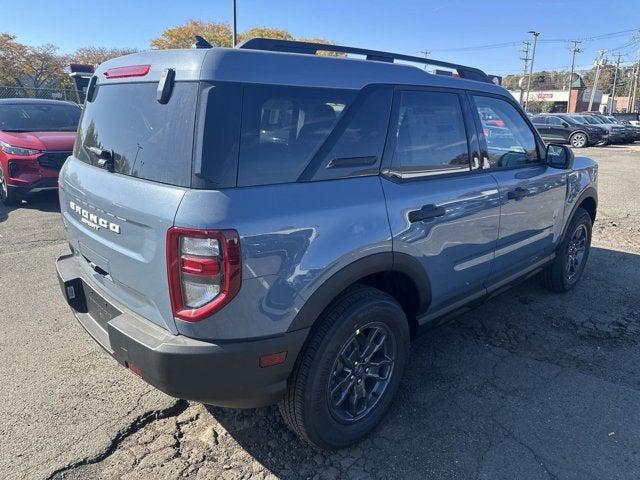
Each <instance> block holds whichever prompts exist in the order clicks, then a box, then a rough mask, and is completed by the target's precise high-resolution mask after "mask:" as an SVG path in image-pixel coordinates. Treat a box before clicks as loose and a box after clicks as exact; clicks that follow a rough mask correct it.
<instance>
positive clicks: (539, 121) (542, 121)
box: [531, 117, 547, 125]
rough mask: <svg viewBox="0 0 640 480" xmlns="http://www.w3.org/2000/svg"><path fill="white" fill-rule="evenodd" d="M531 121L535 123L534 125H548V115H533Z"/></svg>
mask: <svg viewBox="0 0 640 480" xmlns="http://www.w3.org/2000/svg"><path fill="white" fill-rule="evenodd" d="M531 123H533V124H534V125H546V124H547V117H533V118H532V119H531Z"/></svg>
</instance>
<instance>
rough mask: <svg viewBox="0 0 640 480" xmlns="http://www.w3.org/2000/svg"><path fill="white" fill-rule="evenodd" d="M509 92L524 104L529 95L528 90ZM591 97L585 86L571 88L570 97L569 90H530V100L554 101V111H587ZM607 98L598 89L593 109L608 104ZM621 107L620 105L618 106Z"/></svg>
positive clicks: (588, 89)
mask: <svg viewBox="0 0 640 480" xmlns="http://www.w3.org/2000/svg"><path fill="white" fill-rule="evenodd" d="M509 93H511V95H513V97H514V98H515V99H516V100H518V101H519V102H520V103H521V104H524V100H525V98H526V96H527V92H526V91H524V90H523V91H520V90H510V91H509ZM590 99H591V89H590V88H585V87H581V88H573V89H571V97H569V90H540V91H531V92H529V102H552V103H553V104H554V105H553V107H552V111H554V112H570V113H575V112H586V111H587V110H589V101H590ZM606 100H607V99H605V101H604V102H603V95H602V92H601V91H600V90H596V92H595V95H594V97H593V105H592V107H591V110H594V111H595V110H600V105H601V104H602V106H603V107H604V106H606V105H607V103H606ZM619 107H620V106H619V105H618V108H619Z"/></svg>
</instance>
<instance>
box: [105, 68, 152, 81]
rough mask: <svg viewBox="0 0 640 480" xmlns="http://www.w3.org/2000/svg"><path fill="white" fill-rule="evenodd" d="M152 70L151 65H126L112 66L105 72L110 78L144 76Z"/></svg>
mask: <svg viewBox="0 0 640 480" xmlns="http://www.w3.org/2000/svg"><path fill="white" fill-rule="evenodd" d="M149 70H151V65H128V66H126V67H116V68H110V69H109V70H107V71H105V72H104V76H105V77H107V78H108V79H112V78H126V77H144V76H145V75H146V74H147V73H149Z"/></svg>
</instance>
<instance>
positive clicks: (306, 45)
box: [237, 38, 493, 83]
mask: <svg viewBox="0 0 640 480" xmlns="http://www.w3.org/2000/svg"><path fill="white" fill-rule="evenodd" d="M237 48H247V49H251V50H267V51H272V52H289V53H304V54H308V55H315V54H316V53H317V52H318V51H324V52H339V53H353V54H357V55H365V56H366V58H367V60H374V61H377V62H388V63H393V62H394V61H395V60H403V61H406V62H414V63H423V64H426V65H433V66H436V67H444V68H451V69H454V70H456V71H457V72H458V76H459V77H461V78H466V79H468V80H477V81H480V82H486V83H493V82H492V81H491V79H490V78H489V77H488V76H487V74H486V73H484V72H483V71H482V70H480V69H479V68H474V67H467V66H465V65H458V64H457V63H449V62H443V61H441V60H435V59H432V58H422V57H414V56H411V55H403V54H399V53H390V52H381V51H378V50H367V49H365V48H356V47H345V46H343V45H331V44H324V43H312V42H297V41H294V40H277V39H272V38H251V39H249V40H246V41H244V42H242V43H241V44H240V45H238V46H237Z"/></svg>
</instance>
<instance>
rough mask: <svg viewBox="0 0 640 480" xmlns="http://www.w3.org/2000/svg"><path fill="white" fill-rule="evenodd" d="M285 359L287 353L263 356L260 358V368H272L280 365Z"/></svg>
mask: <svg viewBox="0 0 640 480" xmlns="http://www.w3.org/2000/svg"><path fill="white" fill-rule="evenodd" d="M286 359H287V352H278V353H270V354H269V355H263V356H261V357H260V366H261V367H262V368H264V367H273V366H274V365H280V364H281V363H284V361H285V360H286Z"/></svg>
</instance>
